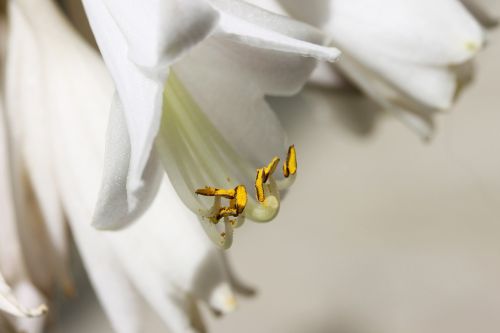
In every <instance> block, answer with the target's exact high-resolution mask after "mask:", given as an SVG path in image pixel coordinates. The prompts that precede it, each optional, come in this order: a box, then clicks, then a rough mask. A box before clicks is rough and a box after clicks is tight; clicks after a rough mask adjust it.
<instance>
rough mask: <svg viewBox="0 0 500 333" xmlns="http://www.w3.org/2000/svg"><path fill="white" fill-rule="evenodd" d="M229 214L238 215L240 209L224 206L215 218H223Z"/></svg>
mask: <svg viewBox="0 0 500 333" xmlns="http://www.w3.org/2000/svg"><path fill="white" fill-rule="evenodd" d="M227 216H234V217H236V216H238V210H237V209H236V208H234V207H222V208H221V209H219V212H218V213H217V215H215V219H216V220H217V221H219V220H220V219H221V218H223V217H227Z"/></svg>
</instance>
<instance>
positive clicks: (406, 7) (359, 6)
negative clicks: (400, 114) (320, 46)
mask: <svg viewBox="0 0 500 333" xmlns="http://www.w3.org/2000/svg"><path fill="white" fill-rule="evenodd" d="M444 22H446V23H445V24H444ZM394 27H397V29H395V28H394ZM325 29H326V30H327V31H328V33H329V34H330V35H331V36H332V38H333V41H334V42H335V43H336V44H337V45H339V46H340V47H341V48H343V49H344V50H345V51H346V52H347V53H349V55H350V56H351V57H353V58H355V59H356V60H357V61H358V62H359V63H360V64H362V65H363V66H366V67H368V68H369V69H370V70H371V71H373V72H374V73H375V74H377V75H379V76H380V77H383V79H384V80H387V81H388V82H390V84H391V85H393V86H394V87H397V89H399V90H401V91H403V92H404V93H405V94H407V95H409V96H411V97H412V98H414V99H416V100H418V101H419V102H422V103H426V104H428V105H430V106H432V107H435V108H442V107H447V106H448V105H449V104H450V102H451V99H452V98H453V96H454V85H455V82H454V80H455V77H454V75H453V74H452V73H451V72H448V73H445V71H446V67H448V66H452V65H456V64H460V63H463V62H465V61H467V60H468V59H470V58H471V57H473V56H474V55H475V54H476V52H477V51H478V50H479V49H480V48H481V46H482V45H483V42H484V33H483V31H482V29H481V27H480V26H479V25H478V24H477V22H476V21H475V20H474V19H473V17H472V16H471V15H470V14H469V13H468V12H467V11H466V10H465V8H464V7H463V6H462V5H461V4H460V2H458V1H455V0H444V1H439V2H435V1H429V0H424V1H414V0H412V1H405V2H401V1H396V0H384V1H377V2H373V1H344V0H337V1H333V2H332V8H331V19H330V21H329V23H328V24H327V25H326V26H325ZM436 67H442V68H443V69H436ZM418 75H420V77H418ZM415 85H419V87H415Z"/></svg>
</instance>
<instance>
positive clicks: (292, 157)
mask: <svg viewBox="0 0 500 333" xmlns="http://www.w3.org/2000/svg"><path fill="white" fill-rule="evenodd" d="M296 173H297V152H296V151H295V146H294V145H291V146H290V147H289V148H288V154H287V155H286V161H285V163H283V175H284V176H285V177H287V178H288V177H289V176H290V175H295V174H296Z"/></svg>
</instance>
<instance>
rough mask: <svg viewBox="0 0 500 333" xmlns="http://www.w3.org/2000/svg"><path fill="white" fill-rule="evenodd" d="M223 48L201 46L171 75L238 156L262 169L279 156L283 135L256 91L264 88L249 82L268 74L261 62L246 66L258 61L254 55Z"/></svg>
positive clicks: (223, 43) (283, 145) (218, 44)
mask: <svg viewBox="0 0 500 333" xmlns="http://www.w3.org/2000/svg"><path fill="white" fill-rule="evenodd" d="M227 43H228V42H227V41H220V40H218V39H212V40H210V41H207V42H205V43H203V45H201V46H200V47H199V48H197V49H196V50H194V51H193V52H191V53H190V54H189V55H187V56H186V57H184V58H183V59H182V60H181V61H179V62H178V63H176V64H175V65H174V70H175V72H176V74H177V75H178V77H179V79H180V80H181V81H182V82H183V84H184V85H185V87H186V88H187V90H188V91H189V92H190V93H191V95H192V97H193V98H194V100H195V101H196V102H197V104H198V105H199V106H200V108H201V109H202V110H203V112H204V113H205V114H207V115H208V117H209V119H210V120H211V122H212V124H213V125H214V126H215V127H216V128H217V129H218V130H219V132H220V133H221V134H222V135H223V136H224V137H225V138H226V140H227V141H228V142H229V143H231V144H232V145H233V146H234V147H235V148H236V150H237V151H238V152H239V153H241V154H242V155H243V156H245V157H246V158H248V159H249V160H250V161H252V162H253V163H255V164H256V165H260V164H263V163H268V161H269V160H270V159H272V158H273V157H274V156H276V155H279V154H281V153H283V152H284V151H285V149H286V134H285V132H284V130H283V128H282V127H281V124H280V122H279V120H278V119H277V117H276V115H275V114H274V112H273V111H272V110H271V108H270V107H269V105H268V104H267V102H266V101H265V100H264V93H265V92H264V91H262V88H266V86H265V85H264V87H261V86H260V85H259V84H258V82H259V80H255V79H252V78H256V77H261V78H262V79H265V74H264V73H266V70H267V73H272V69H271V68H266V65H261V62H255V63H252V59H253V58H252V55H253V54H256V55H257V56H259V52H258V50H255V49H253V48H248V47H245V46H237V45H233V46H232V47H231V45H229V47H228V45H227ZM229 43H230V42H229ZM278 72H279V71H278ZM260 81H261V82H262V81H264V80H260ZM269 81H270V80H269ZM207 82H210V84H206V83H207ZM270 85H272V86H275V87H277V86H278V85H276V84H275V83H274V84H273V83H271V84H270ZM270 85H268V87H269V86H270Z"/></svg>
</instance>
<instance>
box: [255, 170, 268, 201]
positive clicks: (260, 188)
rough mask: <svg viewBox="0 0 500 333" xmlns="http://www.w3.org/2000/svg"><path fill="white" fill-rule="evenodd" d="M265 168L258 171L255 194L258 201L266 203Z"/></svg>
mask: <svg viewBox="0 0 500 333" xmlns="http://www.w3.org/2000/svg"><path fill="white" fill-rule="evenodd" d="M264 175H265V172H264V168H261V169H257V177H256V178H255V193H256V194H257V200H259V201H260V202H264V200H265V199H266V197H265V196H264V177H265V176H264Z"/></svg>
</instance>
